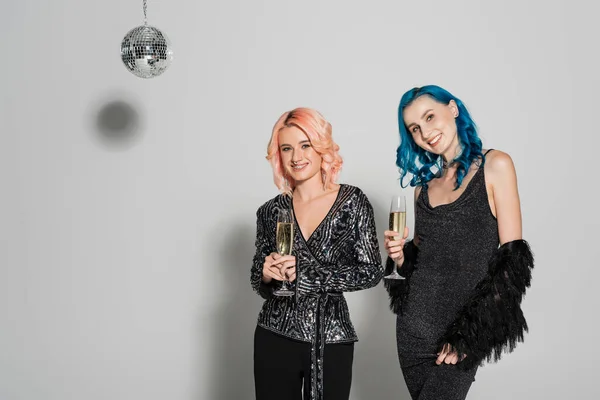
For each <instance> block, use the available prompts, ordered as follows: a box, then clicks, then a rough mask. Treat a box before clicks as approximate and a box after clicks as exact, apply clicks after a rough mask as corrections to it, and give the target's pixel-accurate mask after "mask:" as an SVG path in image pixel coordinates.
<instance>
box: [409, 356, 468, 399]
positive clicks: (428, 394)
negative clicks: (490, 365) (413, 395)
mask: <svg viewBox="0 0 600 400" xmlns="http://www.w3.org/2000/svg"><path fill="white" fill-rule="evenodd" d="M476 373H477V368H473V369H472V370H469V371H463V370H461V369H459V368H458V367H457V366H456V365H446V364H442V365H435V366H434V367H433V369H432V370H431V373H430V374H429V376H428V378H427V380H426V381H425V383H424V384H423V387H422V389H421V393H420V394H419V400H434V399H445V400H464V399H466V397H467V394H468V393H469V389H470V388H471V384H472V383H473V382H474V381H475V374H476Z"/></svg>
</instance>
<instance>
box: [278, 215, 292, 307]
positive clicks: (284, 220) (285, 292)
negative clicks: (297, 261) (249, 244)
mask: <svg viewBox="0 0 600 400" xmlns="http://www.w3.org/2000/svg"><path fill="white" fill-rule="evenodd" d="M276 242H277V243H276V246H277V253H279V255H282V256H289V255H291V254H292V247H293V245H294V222H293V220H292V213H291V212H290V210H284V209H281V210H279V212H278V214H277V232H276ZM281 284H282V285H281V288H280V289H277V290H275V291H274V292H273V294H274V295H275V296H284V297H289V296H293V295H294V291H293V290H291V289H290V288H289V286H288V281H286V280H284V281H282V283H281Z"/></svg>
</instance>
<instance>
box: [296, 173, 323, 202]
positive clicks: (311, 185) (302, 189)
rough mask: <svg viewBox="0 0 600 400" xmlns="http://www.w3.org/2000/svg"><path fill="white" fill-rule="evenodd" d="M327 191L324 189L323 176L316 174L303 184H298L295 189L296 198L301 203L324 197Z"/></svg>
mask: <svg viewBox="0 0 600 400" xmlns="http://www.w3.org/2000/svg"><path fill="white" fill-rule="evenodd" d="M325 192H327V190H325V189H324V188H323V181H322V179H321V174H315V176H313V177H312V178H310V179H307V180H305V181H302V182H296V187H295V188H294V198H296V199H298V200H300V201H310V200H312V199H314V198H316V197H319V196H322V195H323V194H324V193H325Z"/></svg>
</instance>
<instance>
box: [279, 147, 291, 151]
mask: <svg viewBox="0 0 600 400" xmlns="http://www.w3.org/2000/svg"><path fill="white" fill-rule="evenodd" d="M291 149H292V148H291V147H289V146H284V147H282V148H281V151H290V150H291Z"/></svg>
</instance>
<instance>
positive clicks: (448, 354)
mask: <svg viewBox="0 0 600 400" xmlns="http://www.w3.org/2000/svg"><path fill="white" fill-rule="evenodd" d="M464 359H465V356H464V355H463V356H462V357H460V358H459V356H458V354H457V353H456V352H455V351H452V346H450V345H449V344H448V343H446V344H445V345H444V347H443V348H442V351H440V352H439V353H438V358H437V360H435V363H436V364H437V365H440V364H442V363H446V364H452V365H454V364H456V363H457V362H459V361H462V360H464Z"/></svg>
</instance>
